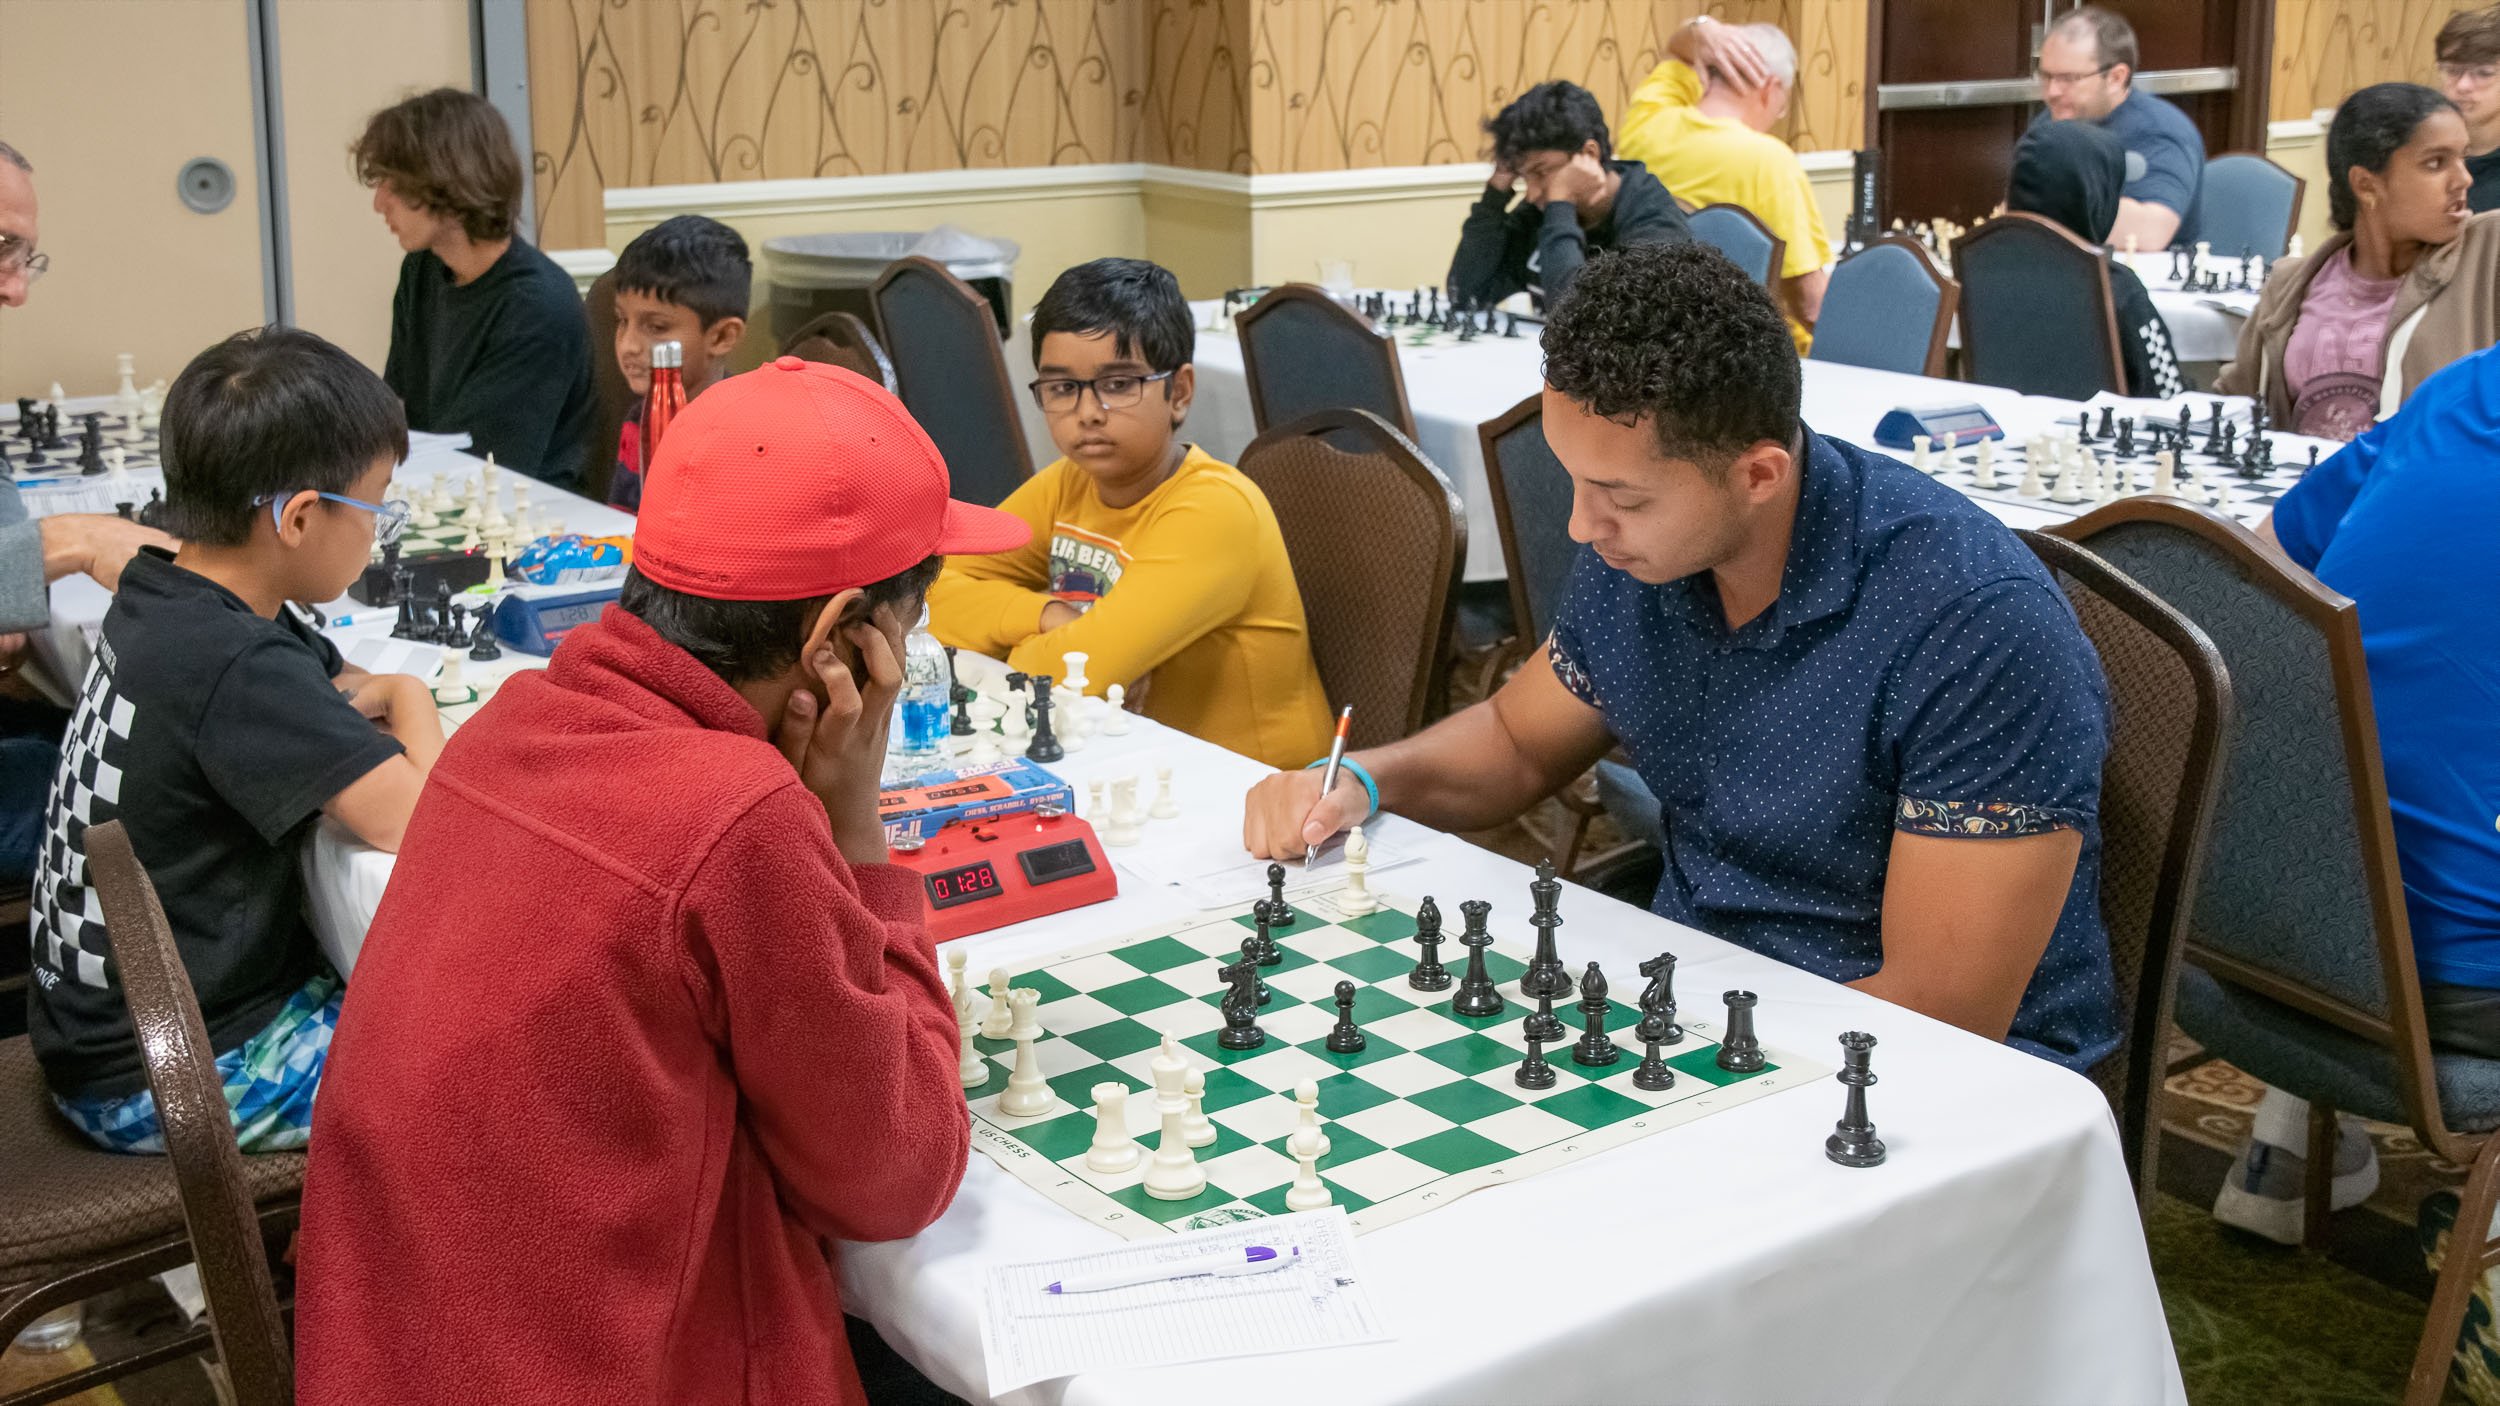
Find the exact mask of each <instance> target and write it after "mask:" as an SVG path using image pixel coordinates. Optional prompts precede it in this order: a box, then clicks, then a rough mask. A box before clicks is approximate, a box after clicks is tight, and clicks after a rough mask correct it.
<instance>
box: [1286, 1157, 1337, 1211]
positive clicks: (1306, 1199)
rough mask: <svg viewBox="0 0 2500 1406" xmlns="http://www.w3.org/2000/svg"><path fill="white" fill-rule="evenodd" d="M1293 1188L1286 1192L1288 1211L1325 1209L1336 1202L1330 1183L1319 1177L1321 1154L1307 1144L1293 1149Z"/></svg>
mask: <svg viewBox="0 0 2500 1406" xmlns="http://www.w3.org/2000/svg"><path fill="white" fill-rule="evenodd" d="M1293 1162H1294V1171H1293V1189H1292V1190H1290V1191H1287V1192H1286V1193H1285V1209H1286V1210H1288V1211H1323V1210H1326V1209H1327V1208H1328V1207H1329V1206H1330V1205H1332V1204H1334V1202H1333V1201H1332V1199H1331V1198H1330V1196H1329V1194H1328V1183H1326V1182H1324V1181H1321V1180H1320V1179H1319V1154H1318V1153H1316V1152H1313V1151H1312V1150H1311V1149H1310V1148H1309V1147H1307V1146H1297V1147H1295V1148H1294V1149H1293Z"/></svg>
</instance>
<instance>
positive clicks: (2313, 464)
mask: <svg viewBox="0 0 2500 1406" xmlns="http://www.w3.org/2000/svg"><path fill="white" fill-rule="evenodd" d="M2317 467H2318V446H2316V445H2314V444H2313V445H2310V446H2309V467H2308V468H2306V469H2303V470H2301V472H2303V473H2314V472H2316V470H2317Z"/></svg>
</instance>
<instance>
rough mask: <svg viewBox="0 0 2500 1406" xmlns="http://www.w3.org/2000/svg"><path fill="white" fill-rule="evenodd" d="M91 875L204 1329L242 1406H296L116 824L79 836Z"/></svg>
mask: <svg viewBox="0 0 2500 1406" xmlns="http://www.w3.org/2000/svg"><path fill="white" fill-rule="evenodd" d="M86 842H87V864H88V868H89V870H90V872H91V873H93V874H94V876H95V888H96V893H97V895H98V896H99V897H100V898H101V899H102V901H103V904H104V923H105V927H106V929H107V930H108V931H110V932H111V933H112V936H113V963H114V967H115V969H116V971H117V973H118V975H119V976H120V979H121V987H122V993H123V997H124V999H125V1000H127V1001H128V1002H129V1005H130V1025H131V1029H132V1030H133V1031H135V1032H136V1033H137V1035H138V1037H139V1049H140V1053H141V1054H142V1055H143V1056H144V1057H145V1059H146V1061H147V1072H148V1087H149V1088H150V1089H151V1090H152V1091H154V1093H155V1095H156V1113H157V1119H158V1121H159V1122H160V1123H161V1124H162V1125H163V1128H164V1133H165V1150H166V1153H167V1155H168V1157H169V1158H170V1159H171V1161H172V1162H173V1168H174V1181H175V1184H176V1185H177V1186H178V1187H179V1188H180V1190H181V1194H182V1215H183V1220H184V1222H185V1223H186V1224H187V1225H188V1226H189V1227H190V1232H191V1244H192V1247H193V1249H194V1250H195V1251H196V1253H197V1255H198V1260H197V1263H198V1264H199V1267H200V1285H201V1287H202V1289H203V1290H205V1291H206V1293H207V1296H208V1312H209V1321H210V1325H211V1326H212V1328H213V1329H214V1330H215V1332H216V1336H217V1352H218V1356H219V1358H220V1359H221V1360H222V1361H223V1362H224V1363H225V1366H226V1374H227V1377H228V1379H229V1380H230V1381H231V1383H232V1384H233V1387H234V1394H235V1399H236V1400H237V1401H238V1402H241V1403H244V1406H263V1403H272V1404H274V1403H284V1402H289V1401H292V1400H294V1399H295V1390H294V1382H295V1356H294V1352H293V1350H292V1349H291V1348H290V1347H289V1346H288V1343H287V1332H286V1320H285V1319H284V1318H283V1317H281V1316H280V1314H279V1312H278V1295H277V1291H276V1289H275V1288H274V1287H273V1286H272V1284H271V1282H270V1277H269V1260H268V1257H267V1255H266V1254H265V1253H264V1251H263V1250H262V1248H261V1238H260V1215H259V1212H258V1210H257V1209H256V1208H255V1207H254V1205H253V1198H252V1194H251V1191H250V1189H249V1187H248V1184H247V1182H246V1179H245V1176H244V1169H243V1153H242V1151H241V1150H240V1149H239V1148H237V1147H236V1145H235V1140H234V1125H233V1123H232V1122H231V1121H230V1118H231V1114H230V1113H229V1111H228V1109H227V1107H226V1098H225V1090H224V1084H223V1080H222V1079H220V1078H219V1076H218V1073H217V1053H216V1050H215V1048H214V1047H213V1046H211V1045H210V1044H209V1041H208V1027H207V1025H206V1024H205V1023H203V1022H202V1020H201V1018H200V1003H199V1000H198V998H197V997H196V996H194V995H193V993H192V990H191V979H190V977H189V975H188V974H187V973H186V972H185V971H184V970H183V966H182V954H181V952H179V951H178V950H176V948H175V946H174V933H173V928H172V927H171V926H170V925H169V924H167V923H166V921H165V910H164V908H163V906H162V905H160V904H159V903H158V902H157V899H156V886H155V885H154V884H152V883H150V882H148V876H147V873H146V871H145V870H143V869H141V868H140V867H139V859H138V856H137V855H136V854H134V853H133V852H132V851H131V848H130V836H129V834H128V832H127V831H125V830H124V829H123V828H122V823H121V822H120V821H118V820H110V821H106V822H105V823H104V824H101V825H97V826H94V827H92V828H90V829H89V830H88V831H87V835H86Z"/></svg>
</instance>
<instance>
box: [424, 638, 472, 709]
mask: <svg viewBox="0 0 2500 1406" xmlns="http://www.w3.org/2000/svg"><path fill="white" fill-rule="evenodd" d="M475 697H476V695H475V694H472V693H470V692H469V690H468V687H467V685H465V684H463V683H461V682H460V651H459V650H456V649H450V648H446V649H444V651H443V671H442V672H441V673H439V674H436V675H435V676H434V701H435V702H436V703H439V704H441V705H442V706H443V707H446V708H456V707H458V706H460V705H461V704H463V703H466V702H469V701H471V700H472V699H473V698H475Z"/></svg>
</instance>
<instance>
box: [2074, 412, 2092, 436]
mask: <svg viewBox="0 0 2500 1406" xmlns="http://www.w3.org/2000/svg"><path fill="white" fill-rule="evenodd" d="M2075 441H2076V442H2077V443H2079V444H2090V443H2091V442H2092V412H2091V411H2089V410H2086V411H2084V412H2083V413H2082V414H2080V415H2077V416H2076V417H2075Z"/></svg>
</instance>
